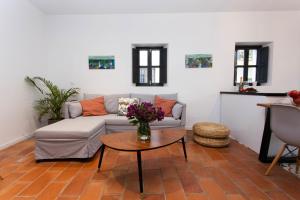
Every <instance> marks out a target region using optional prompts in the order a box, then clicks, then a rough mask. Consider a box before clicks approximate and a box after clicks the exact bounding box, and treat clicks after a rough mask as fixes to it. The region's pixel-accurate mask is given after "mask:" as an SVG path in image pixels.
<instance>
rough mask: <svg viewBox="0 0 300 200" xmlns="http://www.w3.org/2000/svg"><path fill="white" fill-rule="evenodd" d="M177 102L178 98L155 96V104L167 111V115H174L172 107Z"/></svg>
mask: <svg viewBox="0 0 300 200" xmlns="http://www.w3.org/2000/svg"><path fill="white" fill-rule="evenodd" d="M175 104H176V100H171V99H163V98H160V97H159V96H155V106H156V107H161V109H162V110H163V111H164V112H165V116H166V117H172V108H173V106H174V105H175Z"/></svg>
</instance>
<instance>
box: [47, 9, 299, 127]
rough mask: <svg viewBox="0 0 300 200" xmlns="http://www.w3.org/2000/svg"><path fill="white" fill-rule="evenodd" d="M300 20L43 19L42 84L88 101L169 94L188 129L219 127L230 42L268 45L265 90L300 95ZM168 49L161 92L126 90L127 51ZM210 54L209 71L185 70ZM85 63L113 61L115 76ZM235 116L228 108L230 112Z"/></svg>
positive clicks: (229, 75)
mask: <svg viewBox="0 0 300 200" xmlns="http://www.w3.org/2000/svg"><path fill="white" fill-rule="evenodd" d="M299 23H300V12H249V13H248V12H247V13H246V12H244V13H202V14H144V15H143V14H132V15H131V14H128V15H90V16H88V15H73V16H72V15H57V16H47V22H46V25H47V44H48V46H47V50H48V52H47V64H48V65H47V66H48V68H47V70H46V74H47V76H48V77H49V78H50V79H51V80H53V81H55V82H56V83H58V84H59V85H60V86H63V87H71V86H76V87H80V88H81V90H82V92H90V93H96V92H97V93H102V94H108V93H122V92H143V93H172V92H177V93H178V94H179V99H180V100H181V101H183V102H186V103H187V105H188V106H187V127H188V128H190V127H191V126H192V124H193V123H194V122H196V121H219V117H220V114H219V112H220V95H219V91H220V90H233V89H234V88H233V86H232V82H233V57H234V45H235V42H263V41H268V42H273V50H272V57H273V59H272V61H271V63H272V66H271V71H270V72H271V73H270V74H271V77H270V80H271V82H270V83H269V84H268V86H264V87H259V88H258V89H259V90H260V91H271V92H285V91H287V90H290V89H293V88H299V87H300V79H299V75H300V62H299V56H300V45H299V44H300V26H299ZM138 43H168V47H169V49H168V84H167V85H166V86H165V87H135V86H134V85H133V84H132V83H131V44H138ZM191 53H212V54H213V68H212V69H186V68H185V65H184V58H185V54H191ZM89 55H115V58H116V69H115V70H89V69H88V56H89ZM233 109H234V108H233Z"/></svg>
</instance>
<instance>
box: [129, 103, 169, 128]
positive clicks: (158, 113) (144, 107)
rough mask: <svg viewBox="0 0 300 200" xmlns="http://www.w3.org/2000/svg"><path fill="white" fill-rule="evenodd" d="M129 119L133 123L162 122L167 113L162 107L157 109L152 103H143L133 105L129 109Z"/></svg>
mask: <svg viewBox="0 0 300 200" xmlns="http://www.w3.org/2000/svg"><path fill="white" fill-rule="evenodd" d="M126 116H127V118H128V119H129V120H130V122H131V123H133V124H137V123H139V122H152V121H155V120H158V121H161V120H163V119H164V116H165V113H164V112H163V111H162V109H161V107H158V108H157V107H155V106H153V104H152V103H148V102H141V103H139V104H131V105H130V106H129V107H128V109H127V115H126Z"/></svg>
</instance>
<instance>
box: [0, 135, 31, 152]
mask: <svg viewBox="0 0 300 200" xmlns="http://www.w3.org/2000/svg"><path fill="white" fill-rule="evenodd" d="M32 136H33V134H28V135H23V136H21V137H18V138H16V139H14V140H11V141H9V142H7V143H5V144H1V145H0V150H3V149H6V148H8V147H10V146H12V145H14V144H17V143H18V142H22V141H24V140H27V139H28V138H31V137H32Z"/></svg>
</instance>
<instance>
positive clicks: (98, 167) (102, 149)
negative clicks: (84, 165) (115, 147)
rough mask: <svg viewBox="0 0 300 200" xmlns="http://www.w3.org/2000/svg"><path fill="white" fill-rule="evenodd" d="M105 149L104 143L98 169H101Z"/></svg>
mask: <svg viewBox="0 0 300 200" xmlns="http://www.w3.org/2000/svg"><path fill="white" fill-rule="evenodd" d="M104 149H105V145H104V144H102V147H101V152H100V159H99V163H98V169H100V167H101V163H102V158H103V154H104Z"/></svg>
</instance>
